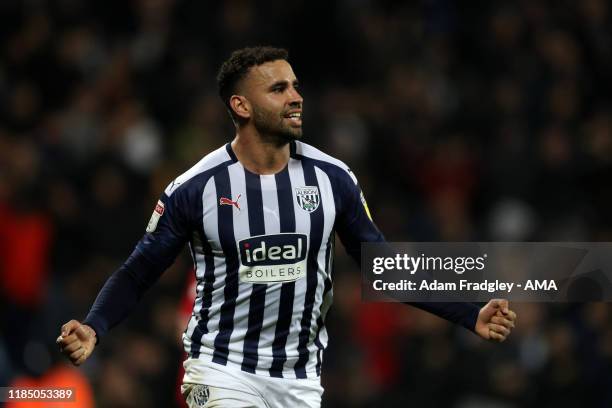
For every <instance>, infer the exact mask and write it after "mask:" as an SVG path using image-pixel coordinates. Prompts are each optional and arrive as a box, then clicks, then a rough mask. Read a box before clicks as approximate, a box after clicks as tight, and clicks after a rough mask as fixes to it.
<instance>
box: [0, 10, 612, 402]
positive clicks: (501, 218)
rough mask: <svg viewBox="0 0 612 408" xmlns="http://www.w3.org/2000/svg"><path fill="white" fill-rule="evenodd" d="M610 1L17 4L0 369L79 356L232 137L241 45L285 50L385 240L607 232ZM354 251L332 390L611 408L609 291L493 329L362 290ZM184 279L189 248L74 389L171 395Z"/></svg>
mask: <svg viewBox="0 0 612 408" xmlns="http://www.w3.org/2000/svg"><path fill="white" fill-rule="evenodd" d="M611 13H612V11H611V5H610V4H609V2H607V1H605V0H583V1H563V0H559V1H540V0H523V1H513V2H485V1H482V2H455V1H451V0H447V1H444V0H438V1H433V0H431V1H414V2H405V3H400V2H394V1H367V0H352V1H351V0H344V1H338V2H316V1H299V0H293V1H280V0H276V1H266V2H256V1H247V0H242V1H240V0H238V1H236V0H234V1H224V2H218V1H196V0H192V1H172V0H150V1H148V0H140V1H119V0H111V1H95V2H94V1H91V2H85V1H77V0H57V1H42V0H41V1H35V0H30V1H21V2H18V1H2V2H0V278H1V280H0V294H1V296H0V299H1V300H0V319H1V320H0V321H1V326H0V330H1V331H0V385H8V384H18V383H20V381H21V383H23V381H30V384H48V381H51V380H49V378H50V375H51V373H55V372H57V370H59V369H64V368H63V367H65V366H66V363H65V362H64V361H63V360H62V359H61V356H60V355H59V353H58V351H57V350H56V348H55V345H54V341H55V338H56V337H57V335H58V334H59V327H60V325H61V324H62V323H64V322H65V321H67V320H69V319H71V318H77V319H82V318H84V316H85V315H86V313H87V311H88V309H89V306H90V305H91V303H92V302H93V300H94V299H95V296H96V294H97V291H98V290H99V288H100V287H101V285H102V284H103V282H104V281H105V279H106V278H107V277H108V276H109V275H110V274H111V273H112V271H113V270H114V269H115V268H117V267H118V266H119V265H120V264H121V262H122V261H123V260H124V259H125V258H126V257H127V255H128V254H129V253H130V252H131V250H132V248H133V246H134V244H135V243H136V242H137V240H138V239H139V238H140V237H141V235H142V234H143V233H144V228H145V226H146V223H147V221H148V219H149V217H150V214H151V211H152V209H153V207H154V205H155V202H156V201H157V198H158V196H159V195H160V194H161V192H162V191H163V189H164V187H165V186H166V185H167V184H168V183H169V182H170V181H171V180H172V179H174V178H175V177H176V175H178V174H180V173H182V172H183V171H185V170H186V169H188V168H189V167H191V165H192V164H194V163H195V162H196V161H197V160H199V158H200V157H202V156H204V155H205V154H207V153H209V152H210V151H212V150H213V149H215V148H217V147H218V146H220V145H221V144H223V143H225V142H227V141H229V140H231V138H232V137H233V131H234V130H233V127H232V125H231V122H230V120H229V117H228V115H227V113H226V112H225V110H224V107H223V105H222V103H221V102H220V100H219V99H218V97H217V95H216V84H215V80H214V78H215V74H216V70H217V67H218V66H219V65H220V63H221V62H222V61H223V60H224V59H226V58H227V57H228V56H229V53H230V52H231V51H232V50H234V49H236V48H240V47H243V46H246V45H257V44H270V45H276V46H283V47H286V48H288V49H289V50H290V60H291V63H292V65H293V68H294V70H295V72H296V74H297V76H298V78H299V79H300V81H301V84H302V88H301V89H302V92H303V96H304V98H305V105H304V107H305V124H304V141H305V142H307V143H310V144H313V145H315V146H316V147H319V148H321V149H322V150H324V151H325V152H327V153H329V154H332V155H334V156H336V157H338V158H340V159H341V160H343V161H345V162H346V163H348V164H349V165H350V166H351V168H352V169H353V170H354V172H355V173H356V174H357V177H358V178H359V180H360V182H361V184H362V187H363V190H364V192H365V195H366V197H367V199H368V202H369V205H370V208H371V210H372V213H373V216H374V219H375V221H376V222H377V223H378V225H379V226H380V228H381V230H382V231H383V232H384V233H385V234H386V236H387V238H389V239H390V240H397V241H438V240H440V241H524V240H525V241H565V240H568V241H612V216H611V214H612V213H611V211H610V208H611V205H612V190H611V189H610V186H609V180H610V179H611V176H612V104H611V100H610V95H611V91H612V89H611V86H612V51H611V50H612V24H611V23H612V21H611ZM337 253H338V257H337V261H336V269H335V275H336V281H335V288H334V289H335V297H336V301H335V305H334V307H333V308H332V311H331V313H330V315H329V319H328V327H329V331H330V337H331V341H330V346H329V349H328V351H327V353H326V355H325V364H324V370H323V371H324V374H323V383H324V385H325V387H326V392H325V394H324V406H325V407H381V406H384V407H394V406H398V407H399V406H413V407H424V406H432V407H438V406H450V407H460V408H478V407H500V408H502V407H536V406H537V407H548V406H555V407H573V406H588V407H608V406H611V405H612V391H611V387H610V385H611V384H612V367H611V366H612V324H611V323H612V313H611V312H612V309H611V307H610V305H609V304H605V303H590V304H565V305H548V304H515V305H513V308H514V309H515V310H516V311H517V312H518V314H519V322H518V323H519V325H518V327H517V329H516V330H515V331H514V333H513V334H512V336H511V339H510V340H509V341H507V342H506V343H504V344H502V345H496V344H488V343H486V342H484V341H481V340H479V339H478V338H477V337H476V336H474V335H472V334H470V333H468V332H467V331H465V330H463V329H461V328H455V327H452V326H450V325H448V324H447V323H446V322H444V321H442V320H440V319H437V318H436V317H433V316H430V315H427V314H425V313H422V312H420V311H418V310H415V309H412V308H408V307H404V306H402V305H396V304H363V303H361V302H360V291H359V290H360V286H359V272H358V268H357V267H356V266H355V265H354V264H353V263H352V262H351V261H350V260H348V259H347V258H346V256H345V255H344V253H343V251H342V249H341V248H338V250H337ZM190 274H191V272H190V260H189V258H188V257H187V254H184V255H183V256H182V257H181V258H180V259H179V260H178V261H177V263H176V264H175V266H173V267H172V268H171V269H170V270H168V271H167V272H166V274H165V275H164V276H163V277H162V278H161V280H160V282H159V283H158V284H157V285H156V286H155V287H154V288H153V289H152V290H151V291H150V292H149V293H148V294H147V295H146V296H145V298H144V299H143V301H142V302H141V304H140V305H139V306H138V308H137V309H136V310H135V311H134V312H133V313H132V314H131V315H130V317H129V318H128V319H127V320H126V321H125V322H124V323H123V324H122V325H120V326H119V327H118V328H116V329H115V330H114V331H112V332H111V334H110V335H109V336H107V337H106V338H105V339H103V341H102V343H101V344H100V346H99V347H97V349H96V351H95V353H94V355H93V356H92V358H91V359H90V360H89V361H88V363H87V364H85V366H84V367H82V368H80V369H79V370H78V371H71V372H70V373H68V374H66V375H68V376H70V375H73V376H75V377H74V378H79V381H82V382H83V385H82V388H80V390H81V391H79V392H83V393H84V394H83V395H85V394H86V393H90V394H91V393H92V394H91V395H92V396H93V397H94V398H95V401H96V403H97V406H101V407H141V406H159V407H168V406H173V404H175V400H176V389H177V385H176V384H177V381H178V378H179V375H180V374H179V371H178V369H179V365H180V361H182V358H183V357H182V351H181V345H180V341H179V339H180V334H181V332H182V330H183V328H184V324H185V321H186V316H185V314H187V315H188V314H189V309H190V307H191V303H192V300H191V299H192V296H193V291H192V290H191V291H190V290H189V289H188V288H187V286H188V284H189V283H188V282H189V281H188V276H189V275H190ZM184 294H186V296H184ZM190 297H191V299H190ZM64 370H65V369H64ZM45 381H47V382H45ZM71 381H72V380H71ZM74 381H76V380H74ZM69 406H71V407H74V406H75V405H69ZM83 406H85V405H83Z"/></svg>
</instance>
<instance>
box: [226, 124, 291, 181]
mask: <svg viewBox="0 0 612 408" xmlns="http://www.w3.org/2000/svg"><path fill="white" fill-rule="evenodd" d="M263 139H264V138H262V137H261V135H259V134H257V133H256V132H252V133H249V132H245V131H244V130H238V132H236V137H235V138H234V140H233V141H232V150H233V151H234V154H235V155H236V157H237V158H238V161H239V162H240V163H241V164H242V165H243V166H244V167H245V168H246V169H247V170H249V171H250V172H251V173H255V174H262V175H263V174H276V173H278V172H280V171H281V170H283V169H284V168H285V166H286V165H287V163H288V162H289V154H290V152H289V143H285V144H278V143H273V142H266V141H264V140H263Z"/></svg>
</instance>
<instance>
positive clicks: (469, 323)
mask: <svg viewBox="0 0 612 408" xmlns="http://www.w3.org/2000/svg"><path fill="white" fill-rule="evenodd" d="M405 304H407V305H411V306H414V307H417V308H419V309H421V310H425V311H427V312H429V313H433V314H435V315H436V316H439V317H441V318H443V319H445V320H448V321H449V322H452V323H455V324H458V325H461V326H463V327H465V328H466V329H468V330H470V331H472V332H473V331H474V328H475V326H476V320H477V319H478V313H479V312H480V308H479V307H478V306H476V305H475V304H473V303H468V302H406V303H405Z"/></svg>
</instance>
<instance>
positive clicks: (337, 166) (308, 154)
mask: <svg viewBox="0 0 612 408" xmlns="http://www.w3.org/2000/svg"><path fill="white" fill-rule="evenodd" d="M295 155H296V157H297V158H298V159H301V160H305V161H312V162H313V163H314V165H315V166H316V167H319V168H320V169H321V170H323V171H324V172H325V173H327V175H328V176H330V177H332V178H339V179H342V180H347V178H350V180H352V182H353V183H354V184H357V178H356V177H355V174H353V172H352V171H351V169H350V167H349V166H348V165H347V164H346V163H344V162H343V161H342V160H338V159H336V158H335V157H333V156H330V155H329V154H327V153H324V152H322V151H321V150H319V149H317V148H316V147H314V146H311V145H309V144H306V143H303V142H299V141H296V142H295Z"/></svg>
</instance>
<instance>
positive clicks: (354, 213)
mask: <svg viewBox="0 0 612 408" xmlns="http://www.w3.org/2000/svg"><path fill="white" fill-rule="evenodd" d="M349 172H350V170H347V172H346V173H345V174H342V175H341V176H339V177H338V179H337V180H336V190H337V191H336V192H335V194H337V197H338V213H337V214H336V225H335V229H336V231H337V232H338V236H339V237H340V240H341V241H342V243H343V244H344V246H345V248H346V250H347V252H348V253H349V255H350V256H351V257H352V258H353V259H355V261H357V263H361V243H362V242H381V241H384V240H385V238H384V236H383V234H382V233H381V232H380V231H379V229H378V227H377V226H376V224H374V221H373V220H372V216H371V214H370V210H369V209H368V205H367V203H366V201H365V198H364V196H363V193H362V191H361V188H360V187H359V183H358V182H357V179H356V177H355V176H354V175H353V174H352V173H349Z"/></svg>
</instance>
